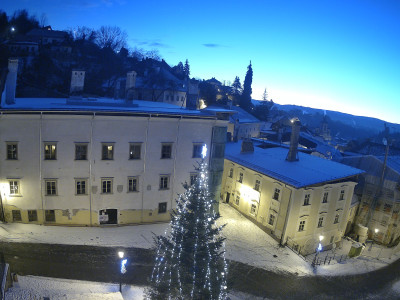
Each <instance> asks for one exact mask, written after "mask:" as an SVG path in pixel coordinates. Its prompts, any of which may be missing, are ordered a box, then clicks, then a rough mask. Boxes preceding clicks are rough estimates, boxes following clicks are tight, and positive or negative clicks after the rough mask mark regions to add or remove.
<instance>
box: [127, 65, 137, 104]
mask: <svg viewBox="0 0 400 300" xmlns="http://www.w3.org/2000/svg"><path fill="white" fill-rule="evenodd" d="M136 75H137V73H136V72H135V71H131V72H128V73H127V74H126V85H125V96H126V99H127V100H132V99H133V89H134V88H135V87H136Z"/></svg>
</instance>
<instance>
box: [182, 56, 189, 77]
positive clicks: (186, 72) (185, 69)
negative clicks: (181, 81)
mask: <svg viewBox="0 0 400 300" xmlns="http://www.w3.org/2000/svg"><path fill="white" fill-rule="evenodd" d="M183 72H184V73H185V77H186V78H188V77H189V75H190V65H189V61H188V60H187V59H186V61H185V66H184V67H183Z"/></svg>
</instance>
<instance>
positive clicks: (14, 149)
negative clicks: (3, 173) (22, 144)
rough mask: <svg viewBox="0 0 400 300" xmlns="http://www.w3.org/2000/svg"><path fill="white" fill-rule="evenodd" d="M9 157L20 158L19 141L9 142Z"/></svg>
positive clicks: (11, 158) (12, 158)
mask: <svg viewBox="0 0 400 300" xmlns="http://www.w3.org/2000/svg"><path fill="white" fill-rule="evenodd" d="M7 159H10V160H15V159H18V145H17V143H7Z"/></svg>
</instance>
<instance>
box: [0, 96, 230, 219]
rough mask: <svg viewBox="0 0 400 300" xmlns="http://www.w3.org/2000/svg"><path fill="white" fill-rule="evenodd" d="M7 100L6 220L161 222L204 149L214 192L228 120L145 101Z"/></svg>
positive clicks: (2, 152)
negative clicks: (82, 103)
mask: <svg viewBox="0 0 400 300" xmlns="http://www.w3.org/2000/svg"><path fill="white" fill-rule="evenodd" d="M35 100H37V101H36V102H37V103H38V105H36V106H35V104H36V102H35ZM114 102H115V101H114ZM16 103H17V104H14V105H10V106H6V107H4V105H3V108H2V109H1V116H0V160H1V163H0V196H1V214H2V218H3V219H4V220H5V221H6V222H22V223H36V224H57V225H84V226H99V225H101V224H136V223H151V222H161V221H168V220H169V219H170V215H169V211H170V210H171V209H172V208H174V207H175V199H176V196H177V194H178V193H182V192H183V191H184V189H183V186H182V184H183V183H184V182H187V183H190V181H191V180H194V177H195V176H196V170H195V167H194V166H196V165H197V162H198V161H200V159H201V158H200V154H201V147H202V145H203V144H207V147H208V148H209V149H211V151H210V152H211V153H212V154H211V155H210V156H209V157H210V159H209V161H210V162H211V168H212V174H213V176H214V177H215V178H214V180H213V182H215V183H216V185H215V186H216V189H218V185H220V182H221V177H222V169H221V170H219V169H218V168H222V166H223V152H224V146H225V139H224V138H225V136H226V127H227V122H226V121H222V120H218V119H217V118H216V117H215V116H212V115H209V114H207V113H204V112H203V113H201V112H199V111H186V110H183V109H182V110H181V109H179V108H176V106H175V107H174V108H172V107H171V105H169V106H168V105H166V104H162V103H161V104H160V103H152V102H144V101H143V102H142V101H134V103H133V104H131V107H115V106H112V105H108V106H101V105H104V104H100V103H97V104H96V105H99V107H96V106H88V105H89V104H87V105H86V106H79V105H78V106H77V105H67V104H66V102H65V99H61V100H60V99H51V100H48V101H47V102H45V101H44V100H43V99H32V100H28V99H25V101H24V99H16ZM33 103H34V104H33ZM39 103H40V104H39ZM46 103H47V104H46ZM138 103H139V104H138ZM122 105H124V104H122ZM160 105H161V107H154V106H160ZM218 132H219V133H221V132H222V133H223V134H217V133H218ZM221 151H222V157H218V156H220V155H219V154H218V153H221ZM213 165H214V169H213ZM218 195H219V192H218Z"/></svg>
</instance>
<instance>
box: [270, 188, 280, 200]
mask: <svg viewBox="0 0 400 300" xmlns="http://www.w3.org/2000/svg"><path fill="white" fill-rule="evenodd" d="M280 193H281V190H280V189H275V191H274V196H273V197H272V199H274V200H276V201H279V194H280Z"/></svg>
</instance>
